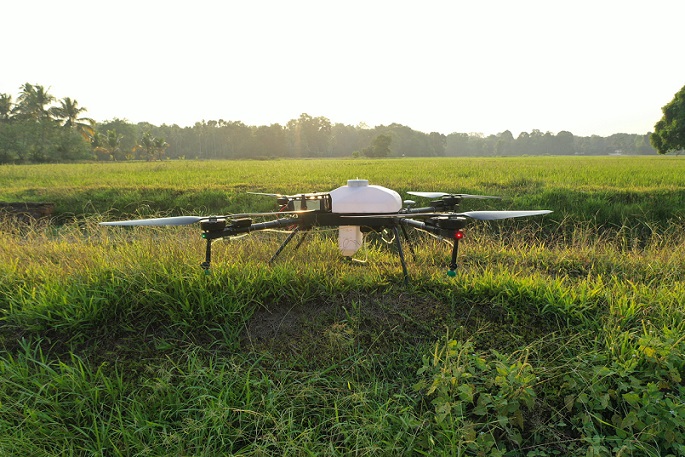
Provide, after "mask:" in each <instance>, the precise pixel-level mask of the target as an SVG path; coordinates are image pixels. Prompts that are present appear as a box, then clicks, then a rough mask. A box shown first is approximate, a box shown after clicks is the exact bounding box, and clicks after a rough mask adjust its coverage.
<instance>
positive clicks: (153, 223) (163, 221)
mask: <svg viewBox="0 0 685 457" xmlns="http://www.w3.org/2000/svg"><path fill="white" fill-rule="evenodd" d="M311 212H313V210H304V211H280V212H277V213H276V212H268V213H242V214H231V215H228V216H173V217H159V218H154V219H132V220H128V221H113V222H100V224H99V225H107V226H119V227H134V226H148V227H170V226H177V225H190V224H194V223H195V222H200V221H206V220H210V219H213V218H216V219H240V218H250V217H282V216H283V215H284V214H304V213H311Z"/></svg>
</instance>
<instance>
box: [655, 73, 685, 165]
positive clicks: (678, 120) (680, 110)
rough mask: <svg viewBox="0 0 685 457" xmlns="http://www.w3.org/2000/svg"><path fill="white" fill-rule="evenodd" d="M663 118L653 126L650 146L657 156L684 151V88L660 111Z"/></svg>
mask: <svg viewBox="0 0 685 457" xmlns="http://www.w3.org/2000/svg"><path fill="white" fill-rule="evenodd" d="M661 110H662V111H663V113H664V115H663V117H662V118H661V119H660V120H659V122H657V123H656V125H655V126H654V134H653V135H652V137H651V142H652V145H654V147H655V148H656V150H657V151H658V152H659V154H666V153H667V152H682V151H683V150H685V86H683V88H682V89H680V91H678V93H677V94H675V96H674V97H673V100H671V101H670V102H669V103H668V104H666V106H664V107H663V108H662V109H661Z"/></svg>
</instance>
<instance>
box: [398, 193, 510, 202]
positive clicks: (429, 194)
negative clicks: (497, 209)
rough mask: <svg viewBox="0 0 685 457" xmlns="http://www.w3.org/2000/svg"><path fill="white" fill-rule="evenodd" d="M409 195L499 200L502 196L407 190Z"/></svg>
mask: <svg viewBox="0 0 685 457" xmlns="http://www.w3.org/2000/svg"><path fill="white" fill-rule="evenodd" d="M407 193H408V194H409V195H416V196H417V197H424V198H441V197H449V196H454V197H460V198H475V199H479V200H485V199H489V198H494V199H497V200H501V199H502V197H494V196H491V195H471V194H448V193H447V192H407Z"/></svg>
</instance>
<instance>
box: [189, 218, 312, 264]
mask: <svg viewBox="0 0 685 457" xmlns="http://www.w3.org/2000/svg"><path fill="white" fill-rule="evenodd" d="M298 222H299V220H298V219H297V218H286V219H276V220H273V221H267V222H259V223H257V224H253V223H252V219H234V220H233V221H231V224H230V225H228V226H226V225H225V221H212V222H209V223H207V224H206V225H205V226H204V227H203V230H204V232H203V233H202V238H204V239H205V240H207V247H206V248H205V261H204V262H202V264H201V266H202V269H203V270H205V272H207V273H208V272H209V267H210V265H211V262H212V240H216V239H218V238H224V237H227V236H236V235H240V234H242V233H249V232H254V231H258V230H267V229H271V228H279V227H288V226H290V225H293V224H297V223H298Z"/></svg>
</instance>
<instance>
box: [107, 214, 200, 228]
mask: <svg viewBox="0 0 685 457" xmlns="http://www.w3.org/2000/svg"><path fill="white" fill-rule="evenodd" d="M203 219H207V218H206V217H199V216H174V217H158V218H154V219H133V220H128V221H114V222H100V225H115V226H123V227H133V226H138V225H146V226H152V227H164V226H175V225H189V224H194V223H195V222H199V221H201V220H203Z"/></svg>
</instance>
